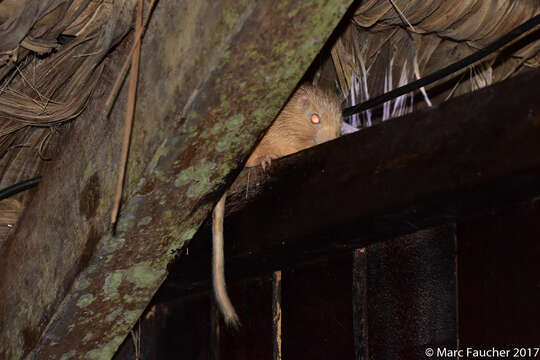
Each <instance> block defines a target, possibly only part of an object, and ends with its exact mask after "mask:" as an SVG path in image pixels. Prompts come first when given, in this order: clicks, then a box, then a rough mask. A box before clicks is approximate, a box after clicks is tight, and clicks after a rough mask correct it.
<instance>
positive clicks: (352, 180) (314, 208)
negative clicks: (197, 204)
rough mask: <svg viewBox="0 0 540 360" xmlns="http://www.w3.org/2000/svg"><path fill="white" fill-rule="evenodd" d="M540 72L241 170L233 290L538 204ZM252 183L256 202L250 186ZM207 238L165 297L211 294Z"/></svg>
mask: <svg viewBox="0 0 540 360" xmlns="http://www.w3.org/2000/svg"><path fill="white" fill-rule="evenodd" d="M538 94H540V71H534V72H528V73H526V74H523V75H521V76H518V77H516V78H514V79H511V80H508V81H505V82H503V83H500V84H496V85H494V86H492V87H489V88H485V89H482V90H480V91H477V92H475V93H472V94H469V95H467V96H463V97H459V98H456V99H453V100H450V101H448V102H447V103H444V104H442V105H440V106H439V107H438V108H435V109H431V110H425V111H419V112H415V113H412V114H409V115H407V116H404V117H402V118H399V119H394V120H391V121H388V122H385V123H382V124H380V125H377V126H373V127H371V128H368V129H365V130H362V131H359V132H357V133H354V134H351V135H347V136H343V137H341V138H339V139H337V140H335V141H332V142H330V143H326V144H322V145H320V146H318V147H315V148H311V149H308V150H306V151H304V152H301V153H298V154H295V155H292V156H290V157H287V158H284V159H281V160H277V161H275V162H273V163H272V168H271V170H270V172H269V173H268V174H262V173H261V171H260V170H259V169H257V170H255V171H254V170H252V171H251V172H250V171H249V170H245V171H244V172H243V173H242V174H241V175H240V177H239V179H238V180H237V182H236V183H235V185H234V189H233V190H232V192H233V193H232V194H231V196H229V198H228V201H229V208H228V209H227V210H226V211H227V213H228V214H229V216H228V217H227V218H226V219H225V226H226V227H225V244H226V249H225V250H226V253H227V256H226V272H227V274H228V277H229V278H230V280H233V279H238V278H242V277H247V276H253V275H255V274H259V273H264V272H267V273H268V272H270V271H273V270H275V269H279V268H281V267H282V266H286V265H288V264H291V263H295V262H299V261H310V260H313V259H316V258H318V257H321V256H325V255H326V254H328V253H330V252H338V251H343V250H348V249H353V248H360V247H364V246H366V245H368V244H371V243H373V242H376V241H382V240H384V239H389V238H392V237H394V236H396V235H400V234H406V233H412V232H415V231H417V230H420V229H423V228H426V227H428V226H433V225H438V224H444V223H447V222H453V221H455V220H456V219H457V218H459V217H464V216H467V215H470V214H473V213H476V212H481V211H485V210H488V209H490V208H492V207H496V206H500V205H501V204H504V203H506V202H510V201H519V200H521V199H527V198H531V197H534V196H537V195H539V194H540V156H538V154H540V102H539V101H538ZM248 182H249V188H250V190H249V196H247V199H246V187H247V183H248ZM209 244H210V233H209V229H208V226H206V227H204V228H201V229H200V230H199V233H198V234H197V235H196V236H195V238H194V240H193V242H192V243H191V244H190V246H189V256H183V257H181V258H180V261H179V262H178V264H176V265H175V266H174V267H173V270H171V272H172V273H171V275H170V276H169V279H168V280H167V282H166V283H165V284H164V287H163V291H162V293H163V296H164V297H168V296H178V295H181V294H184V293H185V292H186V291H187V292H192V291H194V290H196V289H202V290H204V289H205V288H207V287H208V279H209V274H210V265H209V261H208V260H209V258H210V257H209V255H208V254H209V253H210V247H209Z"/></svg>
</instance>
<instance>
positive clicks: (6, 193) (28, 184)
mask: <svg viewBox="0 0 540 360" xmlns="http://www.w3.org/2000/svg"><path fill="white" fill-rule="evenodd" d="M40 180H41V176H38V177H35V178H33V179H30V180H25V181H22V182H20V183H18V184H15V185H11V186H8V187H7V188H5V189H2V190H0V200H2V199H5V198H8V197H10V196H13V195H15V194H17V193H20V192H21V191H25V190H28V189H31V188H33V187H34V186H36V185H37V184H39V182H40Z"/></svg>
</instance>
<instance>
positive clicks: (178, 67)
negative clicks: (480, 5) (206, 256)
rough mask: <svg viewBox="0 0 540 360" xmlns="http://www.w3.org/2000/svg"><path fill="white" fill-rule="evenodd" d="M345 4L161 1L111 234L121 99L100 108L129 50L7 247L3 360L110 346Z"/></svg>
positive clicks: (108, 70)
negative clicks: (106, 110) (105, 111)
mask: <svg viewBox="0 0 540 360" xmlns="http://www.w3.org/2000/svg"><path fill="white" fill-rule="evenodd" d="M348 4H349V1H337V0H336V1H330V2H326V1H315V2H307V1H281V2H279V3H276V2H274V1H249V0H246V1H240V2H237V1H223V2H219V3H215V2H205V1H197V2H191V1H181V2H159V4H158V7H157V8H156V10H155V12H154V14H153V19H152V21H151V24H150V27H149V29H148V32H147V36H146V38H145V40H144V44H143V50H142V59H141V80H140V88H139V92H138V96H139V100H140V101H139V102H138V104H137V109H136V115H135V124H136V125H135V128H134V138H133V142H132V147H131V153H130V157H129V170H128V177H127V181H126V188H125V194H126V196H125V198H124V202H123V207H122V211H121V214H120V221H119V223H118V232H117V236H111V235H110V232H109V229H108V219H109V212H110V208H111V202H112V198H113V196H112V194H113V189H114V182H115V178H116V175H115V171H112V170H111V169H115V168H116V164H117V162H118V160H119V149H120V143H119V141H120V138H121V136H120V134H121V131H122V125H121V124H122V121H121V120H120V119H121V118H122V111H123V102H122V100H121V101H119V102H118V103H117V105H116V107H115V108H114V109H113V112H112V115H111V118H110V119H105V118H103V117H102V114H101V110H102V108H103V101H104V97H105V96H107V95H108V94H107V89H108V88H110V84H111V83H112V81H114V78H115V74H116V73H117V71H118V68H119V66H120V64H121V62H122V61H123V57H124V56H125V54H126V44H123V45H121V46H120V47H119V49H117V52H116V53H115V54H113V55H112V56H111V58H110V59H109V60H108V62H107V64H106V67H105V69H104V77H103V79H102V83H101V84H100V87H99V88H98V89H97V90H96V97H95V99H94V100H93V101H92V103H91V104H89V106H88V109H87V111H86V112H85V114H84V115H83V116H82V117H81V118H80V119H79V121H78V122H77V123H76V124H75V125H74V128H73V129H72V132H71V133H70V136H69V137H68V138H67V139H66V141H65V144H64V147H63V152H62V154H61V155H60V156H59V157H58V158H57V159H56V161H54V162H52V163H51V164H50V166H49V167H48V168H46V169H44V171H43V173H42V175H43V181H42V183H41V185H40V187H39V189H38V190H37V191H36V193H35V196H34V198H33V201H32V202H31V204H29V207H28V209H27V211H26V213H25V215H24V217H23V218H22V220H21V221H22V222H21V224H23V226H20V227H19V228H18V231H17V233H16V234H15V237H13V238H12V239H11V241H10V243H9V244H8V246H7V250H6V253H5V261H3V262H2V263H1V264H0V287H1V288H0V292H1V293H2V294H8V295H7V296H3V297H2V298H1V299H0V337H1V338H2V339H3V341H2V344H1V345H0V357H2V358H9V359H19V358H21V357H23V356H24V355H25V354H28V357H29V358H31V359H38V358H39V359H57V358H60V357H61V356H62V355H64V356H66V357H72V358H79V359H83V358H88V359H93V358H100V359H101V358H110V357H111V356H112V355H113V354H114V352H115V350H116V348H117V347H118V345H119V344H120V343H121V342H122V340H123V339H124V337H125V335H126V334H127V333H128V331H129V329H130V328H131V327H132V326H133V324H134V323H135V321H136V320H137V318H138V317H139V316H140V314H141V312H142V311H143V309H144V308H145V306H146V305H147V303H148V302H149V301H150V299H151V297H152V295H153V294H154V293H155V291H156V290H157V288H158V287H159V285H160V284H161V282H162V281H163V280H164V278H165V276H166V274H167V269H166V267H167V264H168V263H169V261H170V259H171V258H172V257H173V256H174V255H175V253H176V251H177V250H178V249H180V248H181V247H182V246H183V245H184V244H185V243H186V242H187V241H189V240H190V239H191V237H192V236H193V234H194V233H195V232H196V230H197V228H198V227H199V225H200V223H201V222H202V221H203V220H204V218H205V217H206V215H207V213H208V212H209V210H210V209H211V207H212V206H213V202H214V199H217V197H218V196H219V194H220V193H221V192H222V191H223V189H224V188H225V187H226V185H227V184H228V183H230V181H231V179H232V175H231V170H233V169H235V168H238V167H239V166H240V165H239V164H240V163H241V160H242V159H244V158H245V157H246V155H247V153H248V151H249V149H250V148H251V147H252V145H253V143H254V142H255V140H256V138H257V137H258V136H259V135H260V134H261V132H262V130H263V129H264V128H265V127H266V126H268V124H269V123H270V121H271V120H272V118H273V116H274V115H275V114H276V113H277V112H278V110H279V108H280V106H281V105H282V104H283V102H284V101H285V99H286V98H287V96H288V95H289V94H290V92H291V90H292V89H293V88H294V86H295V84H296V83H297V81H298V80H299V79H300V77H301V76H302V74H303V71H304V70H305V68H306V67H307V66H308V65H309V63H310V62H311V61H312V59H313V58H314V56H315V55H316V54H317V52H318V51H319V50H320V48H321V47H322V45H323V43H324V41H325V39H327V37H328V36H329V34H330V32H331V31H332V30H333V29H334V27H335V26H336V24H337V22H338V20H339V19H340V18H341V16H342V15H343V13H344V12H345V10H346V9H347V6H348ZM123 97H124V96H123V95H122V94H121V95H120V99H123ZM232 172H233V173H234V171H232ZM27 224H28V225H27Z"/></svg>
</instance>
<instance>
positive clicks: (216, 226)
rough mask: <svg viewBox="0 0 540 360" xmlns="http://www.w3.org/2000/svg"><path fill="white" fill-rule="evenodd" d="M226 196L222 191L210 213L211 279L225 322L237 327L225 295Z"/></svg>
mask: <svg viewBox="0 0 540 360" xmlns="http://www.w3.org/2000/svg"><path fill="white" fill-rule="evenodd" d="M226 198H227V194H226V193H224V194H223V196H222V197H221V199H219V201H218V203H217V204H216V207H215V208H214V212H213V214H212V248H213V251H212V281H213V283H214V295H215V298H216V303H217V305H218V307H219V310H220V311H221V313H222V314H223V317H224V319H225V323H226V324H227V325H228V326H233V327H238V326H239V325H240V322H239V320H238V315H236V311H234V307H233V306H232V304H231V300H230V299H229V295H227V288H226V287H225V270H224V263H225V254H224V252H223V218H224V215H225V199H226Z"/></svg>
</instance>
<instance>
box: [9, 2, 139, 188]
mask: <svg viewBox="0 0 540 360" xmlns="http://www.w3.org/2000/svg"><path fill="white" fill-rule="evenodd" d="M134 6H135V2H133V1H127V0H126V1H114V2H112V1H90V0H47V1H20V0H6V1H3V2H1V3H0V20H1V21H2V24H1V25H0V39H1V40H0V159H1V160H0V169H2V170H3V176H2V181H1V184H10V183H13V182H17V181H18V180H19V179H20V178H26V177H28V176H32V175H33V174H34V173H35V172H36V169H37V167H38V165H39V162H40V161H41V160H40V157H41V159H43V158H45V157H46V155H44V148H45V145H46V144H47V143H48V142H49V140H50V139H51V135H52V134H54V130H55V129H56V128H57V127H58V126H59V125H61V124H63V123H65V122H66V121H69V120H71V119H74V118H76V117H77V115H78V114H80V113H81V111H83V110H84V106H85V104H86V102H87V100H88V98H89V97H90V96H91V94H92V90H93V89H94V87H95V85H96V82H97V80H98V79H99V76H100V71H101V68H102V62H103V59H104V58H105V56H106V55H107V54H108V52H109V50H110V49H111V47H113V46H114V45H115V44H116V43H117V42H118V41H119V40H120V39H121V38H122V37H123V36H124V35H125V34H126V33H127V32H128V31H129V29H130V28H131V26H132V24H131V22H132V11H133V9H134ZM36 149H37V151H36ZM37 155H40V157H38V156H37Z"/></svg>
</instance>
